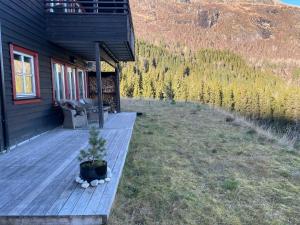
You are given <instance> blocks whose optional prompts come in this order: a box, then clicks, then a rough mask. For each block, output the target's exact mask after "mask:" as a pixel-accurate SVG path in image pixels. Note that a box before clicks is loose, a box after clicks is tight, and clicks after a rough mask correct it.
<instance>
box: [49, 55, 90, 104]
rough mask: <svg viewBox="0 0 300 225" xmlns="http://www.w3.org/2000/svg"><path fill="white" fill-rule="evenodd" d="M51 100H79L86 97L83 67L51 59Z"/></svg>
mask: <svg viewBox="0 0 300 225" xmlns="http://www.w3.org/2000/svg"><path fill="white" fill-rule="evenodd" d="M51 62H52V86H53V100H54V102H59V101H62V100H66V99H68V100H79V99H83V98H86V97H87V91H86V90H87V82H86V74H85V72H84V70H83V69H78V68H76V67H75V66H72V65H69V64H67V63H64V62H61V61H58V60H55V59H52V60H51Z"/></svg>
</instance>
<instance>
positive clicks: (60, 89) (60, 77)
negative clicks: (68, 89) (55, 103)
mask: <svg viewBox="0 0 300 225" xmlns="http://www.w3.org/2000/svg"><path fill="white" fill-rule="evenodd" d="M58 79H59V82H58V83H59V87H60V88H59V96H60V98H59V99H63V98H64V97H63V96H64V88H63V87H64V81H63V75H62V73H61V72H59V73H58Z"/></svg>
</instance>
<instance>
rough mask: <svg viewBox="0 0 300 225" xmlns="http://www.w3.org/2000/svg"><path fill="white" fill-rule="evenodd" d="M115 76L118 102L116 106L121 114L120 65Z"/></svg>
mask: <svg viewBox="0 0 300 225" xmlns="http://www.w3.org/2000/svg"><path fill="white" fill-rule="evenodd" d="M115 74H116V100H117V105H116V110H117V112H118V113H120V112H121V95H120V69H119V64H117V66H116V68H115Z"/></svg>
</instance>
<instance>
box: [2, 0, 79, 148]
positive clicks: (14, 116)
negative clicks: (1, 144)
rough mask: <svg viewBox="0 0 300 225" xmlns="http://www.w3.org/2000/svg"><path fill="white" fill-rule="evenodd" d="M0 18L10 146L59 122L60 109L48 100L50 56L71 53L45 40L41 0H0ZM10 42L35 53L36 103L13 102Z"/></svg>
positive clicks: (60, 56) (50, 98) (50, 94)
mask: <svg viewBox="0 0 300 225" xmlns="http://www.w3.org/2000/svg"><path fill="white" fill-rule="evenodd" d="M0 20H1V23H2V39H3V61H4V76H5V85H6V87H5V90H6V96H5V97H6V103H7V113H8V133H9V140H10V145H14V144H16V143H18V142H20V141H23V140H26V139H28V138H30V137H32V136H35V135H37V134H40V133H42V132H45V131H47V130H49V129H53V128H55V127H57V126H59V125H60V124H61V123H62V120H63V117H62V114H61V111H60V109H59V108H58V107H55V106H54V105H53V101H52V78H51V76H52V75H51V58H55V59H59V60H64V61H66V62H68V61H69V59H70V56H73V55H72V53H70V52H68V51H66V50H64V49H62V48H60V47H58V46H56V45H54V44H51V43H50V42H49V41H47V39H46V22H45V17H44V2H43V0H1V1H0ZM10 43H13V44H16V45H19V46H21V47H24V48H27V49H30V50H33V51H36V52H38V54H39V71H40V90H41V99H42V101H41V102H40V103H36V104H26V105H15V104H14V102H13V94H12V79H11V77H12V76H11V65H10V53H9V44H10ZM78 61H79V63H78V64H80V65H81V66H83V63H82V61H81V60H78Z"/></svg>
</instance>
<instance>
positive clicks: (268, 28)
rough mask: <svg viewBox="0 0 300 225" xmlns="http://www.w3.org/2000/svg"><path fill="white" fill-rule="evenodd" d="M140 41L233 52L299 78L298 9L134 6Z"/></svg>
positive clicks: (142, 1) (260, 4)
mask: <svg viewBox="0 0 300 225" xmlns="http://www.w3.org/2000/svg"><path fill="white" fill-rule="evenodd" d="M131 8H132V13H133V21H134V25H135V32H136V36H137V38H138V39H142V40H145V41H148V42H151V43H161V42H163V43H165V44H167V45H169V46H170V48H173V47H174V46H175V47H178V46H179V47H183V49H191V50H192V51H197V50H199V49H203V48H214V49H229V50H231V51H233V52H235V53H238V54H241V55H242V56H244V58H246V59H248V60H249V61H251V62H254V63H255V66H264V67H266V68H267V69H272V70H273V71H274V72H275V73H278V74H280V75H282V76H283V77H284V78H287V79H289V80H290V78H292V77H293V76H296V77H298V76H299V75H300V74H298V73H299V69H297V67H298V66H300V8H297V7H290V6H286V5H283V4H279V3H278V1H275V0H219V1H218V0H213V1H211V0H210V1H205V0H194V1H193V0H131Z"/></svg>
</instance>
